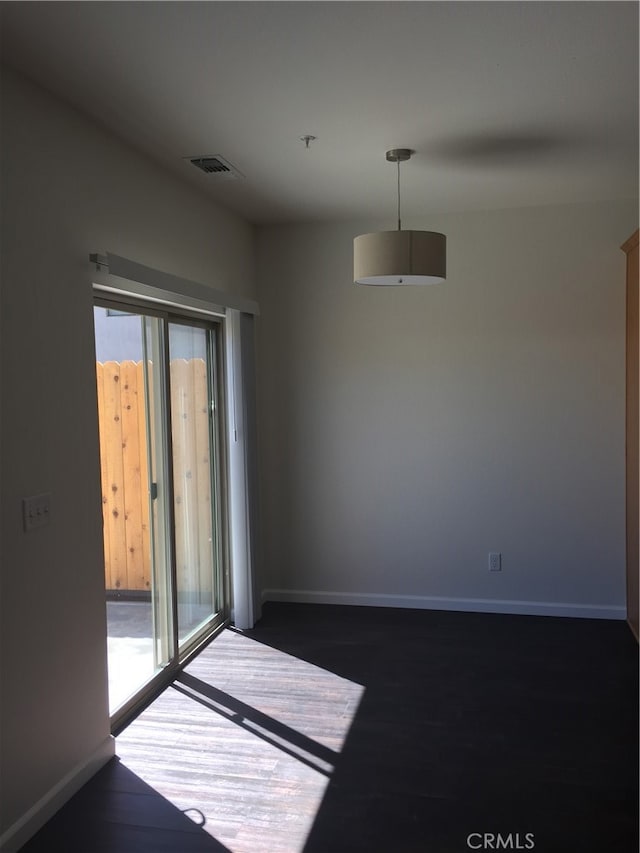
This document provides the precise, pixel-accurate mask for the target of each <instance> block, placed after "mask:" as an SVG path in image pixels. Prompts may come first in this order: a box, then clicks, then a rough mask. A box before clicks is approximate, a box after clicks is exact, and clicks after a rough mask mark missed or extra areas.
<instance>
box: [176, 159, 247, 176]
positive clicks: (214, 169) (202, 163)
mask: <svg viewBox="0 0 640 853" xmlns="http://www.w3.org/2000/svg"><path fill="white" fill-rule="evenodd" d="M185 159H186V160H188V161H189V162H190V163H192V164H193V165H194V166H195V167H196V168H197V169H200V171H202V172H205V174H207V175H213V176H214V177H216V178H242V177H244V176H243V175H242V173H241V172H239V171H238V170H237V169H236V168H235V166H232V165H231V163H229V161H228V160H225V159H224V157H221V156H220V155H219V154H210V155H207V156H206V157H185Z"/></svg>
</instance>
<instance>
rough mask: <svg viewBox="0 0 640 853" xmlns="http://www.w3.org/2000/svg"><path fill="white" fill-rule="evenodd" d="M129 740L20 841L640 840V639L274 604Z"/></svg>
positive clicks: (260, 844) (546, 844) (435, 615)
mask: <svg viewBox="0 0 640 853" xmlns="http://www.w3.org/2000/svg"><path fill="white" fill-rule="evenodd" d="M117 753H118V756H119V757H118V759H115V760H113V761H112V762H110V763H109V764H108V765H107V766H106V767H105V768H103V770H101V771H100V772H99V773H98V774H97V775H96V776H95V777H94V778H93V779H92V780H91V781H90V782H89V783H88V784H87V785H86V786H85V787H84V788H83V789H82V790H81V791H80V792H79V793H78V794H77V795H76V796H75V797H74V798H73V799H72V800H71V801H70V802H69V803H68V804H67V805H66V806H65V807H64V808H62V809H61V810H60V811H59V812H58V814H57V815H56V816H55V817H54V818H53V819H52V820H51V821H50V822H49V823H48V824H47V825H46V826H45V827H43V829H42V830H41V831H40V832H39V833H38V834H37V835H36V836H35V837H34V838H33V839H32V840H31V841H30V842H29V843H28V844H27V845H26V846H25V847H24V848H23V852H22V853H52V851H54V853H58V851H65V853H163V851H168V853H169V851H170V853H191V851H194V853H195V852H196V851H198V853H199V851H202V853H206V851H231V853H356V851H357V853H378V852H379V853H413V851H415V853H431V851H433V853H457V851H468V850H470V849H483V848H482V847H477V845H478V844H481V843H482V841H483V835H484V833H489V834H491V836H493V840H491V837H490V836H488V838H489V840H490V841H491V844H493V848H492V847H491V844H490V845H489V846H488V847H486V848H484V849H534V850H536V851H562V853H571V851H582V852H583V853H589V851H593V853H605V851H606V853H637V850H638V647H637V644H636V642H635V640H634V638H633V636H632V635H631V632H630V631H629V628H628V627H627V625H626V624H625V623H623V622H607V621H599V620H581V619H555V618H543V617H527V616H501V615H490V614H473V613H451V612H442V611H410V610H392V609H386V608H385V609H380V608H360V607H332V606H323V605H293V604H267V605H265V608H264V615H263V618H262V620H261V621H260V623H259V624H258V625H257V626H256V628H255V629H254V630H252V631H247V632H242V633H240V632H237V631H234V630H225V631H224V632H222V634H221V635H219V637H218V638H216V639H215V640H214V641H213V642H212V643H211V644H210V645H209V646H208V647H207V648H206V649H204V651H203V652H202V653H201V654H200V655H199V656H198V657H197V658H196V659H195V660H193V661H192V662H191V663H190V664H189V666H188V667H187V668H186V670H185V671H184V672H183V673H182V674H181V675H180V676H179V678H178V679H177V680H176V682H175V683H174V684H173V685H172V686H171V687H169V688H167V689H166V690H165V691H164V692H163V693H162V694H161V695H160V696H159V697H158V699H156V700H155V701H154V702H153V703H152V704H151V705H150V706H149V707H148V708H147V709H146V710H145V711H143V713H142V714H141V715H140V716H139V717H138V718H137V719H136V720H134V721H133V722H132V723H131V724H130V725H129V726H128V727H127V728H126V729H125V730H124V731H123V732H122V733H121V734H120V735H119V736H118V739H117ZM472 833H476V834H474V835H472ZM498 835H500V839H498ZM498 842H500V844H499V843H498ZM496 845H497V846H496ZM532 845H533V846H532ZM474 846H475V847H474Z"/></svg>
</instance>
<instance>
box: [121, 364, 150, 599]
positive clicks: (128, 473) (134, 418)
mask: <svg viewBox="0 0 640 853" xmlns="http://www.w3.org/2000/svg"><path fill="white" fill-rule="evenodd" d="M137 379H138V376H137V370H136V363H135V362H134V361H123V362H121V364H120V411H121V424H122V467H123V474H124V520H125V541H126V567H127V579H126V588H127V589H132V590H143V589H145V583H144V566H143V562H142V481H141V476H140V455H141V450H143V448H141V447H140V436H139V430H138V383H137Z"/></svg>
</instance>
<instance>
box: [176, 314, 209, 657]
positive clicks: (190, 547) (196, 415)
mask: <svg viewBox="0 0 640 853" xmlns="http://www.w3.org/2000/svg"><path fill="white" fill-rule="evenodd" d="M213 343H214V342H213V340H212V338H211V332H210V330H208V329H206V328H202V327H196V326H194V325H187V324H185V323H177V322H171V323H169V365H170V368H169V380H170V381H169V384H170V388H171V407H170V408H171V448H172V466H173V517H174V525H175V526H174V530H175V556H176V595H177V605H178V607H177V615H178V642H179V645H180V647H181V648H183V647H184V646H185V645H186V644H188V642H189V639H190V638H191V637H193V636H194V635H197V634H198V632H199V631H201V630H202V628H203V626H205V625H206V624H207V623H208V622H209V621H210V620H211V619H213V618H215V616H216V614H217V613H218V612H219V611H220V609H221V606H222V600H221V596H220V593H221V587H222V578H221V576H220V567H221V560H220V554H219V551H220V548H219V545H220V543H219V541H218V540H219V537H218V530H219V527H220V519H219V511H218V503H219V501H218V494H217V491H218V490H217V488H216V486H217V484H218V476H217V474H218V470H217V469H218V468H219V466H218V464H217V459H218V453H217V447H216V430H215V429H213V426H214V423H215V416H216V402H215V401H216V396H217V394H216V390H217V389H216V377H217V370H216V360H215V346H213Z"/></svg>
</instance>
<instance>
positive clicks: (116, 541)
mask: <svg viewBox="0 0 640 853" xmlns="http://www.w3.org/2000/svg"><path fill="white" fill-rule="evenodd" d="M103 375H104V402H105V406H104V412H105V423H106V425H107V433H106V441H105V452H106V457H107V458H106V468H107V494H106V497H107V510H108V512H107V520H108V529H109V540H110V563H111V572H110V578H111V589H122V588H124V586H125V582H126V577H127V565H126V535H125V528H124V516H125V512H124V473H123V465H122V423H121V409H120V365H119V364H118V362H115V361H107V362H105V364H104V366H103Z"/></svg>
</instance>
